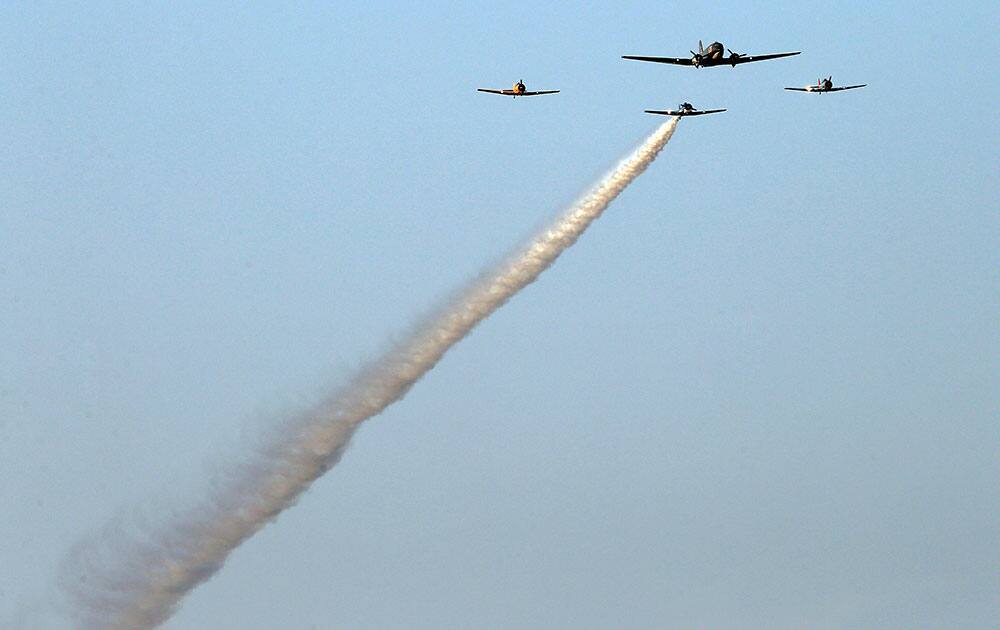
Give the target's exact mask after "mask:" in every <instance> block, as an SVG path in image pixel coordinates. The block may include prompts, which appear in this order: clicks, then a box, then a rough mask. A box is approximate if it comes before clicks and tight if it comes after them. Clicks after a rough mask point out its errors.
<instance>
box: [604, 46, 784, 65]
mask: <svg viewBox="0 0 1000 630" xmlns="http://www.w3.org/2000/svg"><path fill="white" fill-rule="evenodd" d="M726 50H728V49H727V48H726V47H725V46H723V45H722V44H721V43H719V42H712V43H711V44H709V45H708V48H703V47H702V45H701V40H698V52H695V51H693V50H692V51H690V53H691V57H690V58H678V57H637V56H635V55H622V59H633V60H635V61H652V62H653V63H672V64H674V65H675V66H694V67H695V68H707V67H711V66H733V67H734V68H735V67H736V64H740V63H750V62H751V61H766V60H768V59H778V58H779V57H791V56H792V55H798V54H799V53H800V52H802V51H797V52H785V53H772V54H770V55H743V54H740V53H736V52H733V51H732V50H730V51H729V55H728V56H726V54H725V51H726Z"/></svg>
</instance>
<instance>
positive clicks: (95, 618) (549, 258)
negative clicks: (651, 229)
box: [62, 118, 679, 630]
mask: <svg viewBox="0 0 1000 630" xmlns="http://www.w3.org/2000/svg"><path fill="white" fill-rule="evenodd" d="M678 120H679V119H677V118H673V119H671V120H670V121H668V122H666V123H664V124H663V125H662V126H660V127H659V128H658V129H657V130H656V131H655V132H654V133H653V134H652V135H651V136H650V137H649V138H647V139H646V141H645V142H643V143H642V145H640V146H639V148H637V149H636V150H635V151H634V152H633V153H632V154H631V155H629V156H628V157H627V158H625V159H624V160H623V161H622V162H621V163H619V164H618V166H617V167H615V169H614V170H612V171H611V173H609V174H608V175H606V176H605V177H604V179H602V180H601V182H600V183H598V185H597V186H596V187H595V188H594V189H593V190H592V191H591V192H590V193H589V194H588V195H587V196H586V197H584V198H583V199H582V200H581V201H579V202H577V203H576V204H575V205H574V206H573V207H572V208H570V210H568V211H567V212H566V213H564V214H563V215H562V216H560V217H559V218H558V219H556V221H555V222H554V223H553V224H552V225H550V226H549V227H547V228H545V229H543V230H542V231H541V233H539V234H538V235H537V236H535V237H534V239H532V240H531V241H530V242H529V244H528V246H527V247H525V248H524V249H522V250H520V251H519V252H517V253H516V254H515V255H513V256H511V257H510V258H508V259H507V260H506V261H505V262H503V263H501V264H500V265H499V266H498V267H497V268H496V269H493V270H491V271H488V272H487V273H485V274H483V275H482V276H481V277H480V278H479V279H477V280H476V281H474V282H472V283H471V284H470V285H469V286H468V287H467V288H466V289H464V290H463V291H462V292H460V293H459V294H458V296H457V297H456V298H455V299H453V300H452V301H450V302H449V303H448V304H447V305H445V307H444V308H443V309H441V310H440V311H438V313H437V314H436V315H434V316H432V317H430V318H428V319H427V320H426V321H425V323H424V324H423V325H421V326H419V327H417V329H416V330H415V332H414V333H413V334H412V335H410V336H409V338H408V339H406V340H404V341H403V342H402V343H401V344H399V345H398V346H397V347H395V348H393V349H392V350H390V351H389V352H387V353H386V354H385V355H384V356H383V357H382V358H381V359H379V360H378V361H375V362H374V363H373V364H372V365H371V366H370V367H368V368H367V369H366V370H364V371H363V372H362V373H361V374H359V375H358V376H356V377H355V378H354V379H353V380H352V381H351V382H350V383H348V384H347V386H346V387H344V388H343V389H342V390H340V391H339V392H337V393H336V394H335V395H333V396H331V397H330V398H329V399H327V400H325V401H324V402H322V403H320V404H319V405H317V406H316V407H315V408H314V409H312V410H311V411H310V412H308V413H306V414H304V415H302V416H300V417H299V418H298V419H296V420H295V421H294V422H292V423H291V425H290V426H287V427H284V429H285V430H284V431H282V433H281V435H280V437H278V438H277V439H275V440H273V441H272V442H271V443H269V444H268V445H267V446H265V447H264V448H263V449H261V450H260V451H258V452H256V453H254V454H253V455H252V456H251V459H250V460H248V462H247V463H245V464H243V465H242V466H239V467H238V469H237V472H236V473H235V474H234V475H233V476H232V477H231V478H229V479H228V480H226V481H224V482H222V483H221V484H220V485H219V486H218V488H217V489H216V490H215V491H214V492H212V493H211V496H210V497H209V498H208V499H207V500H206V501H204V502H203V503H201V504H200V505H198V506H197V507H195V508H194V509H192V510H190V511H188V512H186V513H184V514H181V515H180V516H178V517H177V518H176V519H174V520H173V521H172V522H170V523H168V524H167V525H165V526H164V527H162V528H156V529H154V530H153V531H144V532H140V533H139V535H137V536H135V537H134V538H129V539H126V540H125V541H124V542H122V536H121V535H120V534H118V533H114V534H112V533H106V534H104V535H103V536H102V537H101V539H100V540H98V541H97V542H96V543H95V542H91V543H83V544H80V545H78V546H77V548H76V549H75V550H74V551H73V553H72V554H71V556H70V558H69V560H68V562H67V565H66V566H65V567H64V571H63V573H62V576H63V579H62V583H63V587H64V589H65V590H66V591H67V592H68V593H69V595H70V596H71V599H72V600H73V604H74V609H73V611H72V614H73V615H74V617H75V618H76V620H77V621H78V622H79V623H80V624H81V625H82V626H84V627H87V628H102V629H103V628H114V629H119V630H131V629H138V628H150V627H154V626H156V625H159V624H161V623H163V622H164V621H166V620H167V619H168V618H169V617H170V615H171V614H173V612H174V611H175V609H176V607H177V605H178V603H179V602H180V600H181V599H182V598H183V597H184V596H185V595H187V594H188V593H189V592H190V591H191V590H192V589H193V588H194V587H196V586H197V585H198V584H199V583H201V582H203V581H205V580H207V579H208V578H209V577H211V576H212V575H213V574H214V573H215V572H216V571H218V570H219V569H220V568H221V567H222V565H223V563H224V562H225V560H226V558H227V557H228V555H229V553H230V552H232V551H233V550H234V549H235V548H236V547H238V546H239V545H240V544H241V543H242V542H243V541H244V540H246V539H247V538H249V537H250V536H252V535H253V534H255V533H256V532H257V531H258V530H259V529H260V528H261V527H263V526H264V525H265V524H267V522H268V521H270V520H272V519H273V518H275V517H276V516H277V515H278V514H279V513H280V512H281V511H282V510H284V509H286V508H288V507H290V506H291V505H293V504H294V503H295V501H296V500H297V499H298V497H299V496H300V495H301V494H302V493H303V492H305V490H306V489H307V488H308V487H309V486H310V484H312V482H313V481H315V480H316V479H317V478H318V477H319V476H320V475H322V474H323V473H324V472H325V471H326V470H328V469H329V468H330V467H331V466H333V465H334V464H336V463H337V461H338V460H339V459H340V457H341V455H342V454H343V452H344V449H345V448H346V447H347V444H348V441H349V440H350V438H351V435H352V434H353V433H354V430H355V429H356V428H357V427H358V426H359V425H360V424H361V423H362V422H364V421H365V420H367V419H368V418H370V417H372V416H374V415H376V414H378V413H380V412H382V410H384V409H385V408H386V407H388V406H389V405H390V404H392V403H393V402H395V401H397V400H399V399H400V398H402V397H403V396H404V395H405V394H406V392H407V391H408V390H409V389H410V387H411V386H412V385H413V384H414V383H415V382H416V381H417V380H418V379H419V378H420V377H422V376H423V375H424V374H426V373H427V372H428V371H429V370H430V369H431V368H433V367H434V365H435V364H437V362H438V361H439V360H440V359H441V357H442V356H443V355H444V353H445V352H447V351H448V349H449V348H451V347H452V346H453V345H454V344H455V343H457V342H458V341H459V340H461V339H462V338H463V337H465V335H466V334H468V333H469V331H470V330H472V328H473V327H474V326H476V324H478V323H479V322H481V321H482V320H483V319H485V318H486V317H487V316H489V315H490V314H491V313H493V311H495V310H496V309H498V308H499V307H500V306H502V305H503V304H504V303H505V302H506V301H507V300H508V299H510V298H511V297H512V296H513V295H514V294H515V293H517V292H518V291H520V290H521V289H522V288H524V287H525V286H527V285H528V284H530V283H531V282H533V281H534V280H535V279H536V278H537V277H538V276H539V274H541V273H542V272H543V271H544V270H545V269H546V268H548V267H549V266H550V265H551V264H552V263H553V262H554V261H555V260H556V258H558V257H559V255H560V254H561V253H562V252H563V251H565V250H566V248H568V247H569V246H571V245H572V244H573V243H575V242H576V240H577V239H578V238H579V237H580V235H581V234H583V232H584V230H586V229H587V227H588V226H589V225H590V224H591V223H592V222H593V221H594V220H595V219H596V218H597V217H599V216H600V215H601V213H602V212H604V210H605V209H606V208H607V207H608V205H609V204H610V203H611V202H612V201H613V200H614V199H615V198H616V197H617V196H618V195H619V193H621V192H622V191H623V190H624V189H625V188H626V187H627V186H628V185H629V184H630V183H631V182H632V181H633V180H635V178H636V177H638V176H639V175H640V174H641V173H642V172H643V171H645V170H646V168H647V167H648V166H649V165H650V164H651V163H652V162H653V160H654V159H656V156H657V155H658V154H659V152H660V151H661V150H662V149H663V147H664V146H665V145H666V144H667V141H668V140H670V137H671V136H672V135H673V133H674V129H675V128H676V127H677V122H678ZM81 576H85V577H86V580H85V581H82V582H81V580H80V578H81Z"/></svg>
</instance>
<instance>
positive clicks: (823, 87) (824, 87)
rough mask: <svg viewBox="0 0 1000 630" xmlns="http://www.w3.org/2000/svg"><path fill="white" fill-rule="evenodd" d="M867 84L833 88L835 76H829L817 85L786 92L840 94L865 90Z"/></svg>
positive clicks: (817, 82) (820, 80)
mask: <svg viewBox="0 0 1000 630" xmlns="http://www.w3.org/2000/svg"><path fill="white" fill-rule="evenodd" d="M866 85H868V84H867V83H862V84H861V85H845V86H844V87H833V76H829V77H827V78H825V79H817V80H816V85H807V86H805V87H800V88H788V87H786V88H785V89H786V90H793V91H795V92H819V93H823V92H839V91H841V90H853V89H855V88H863V87H865V86H866Z"/></svg>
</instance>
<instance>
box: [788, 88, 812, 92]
mask: <svg viewBox="0 0 1000 630" xmlns="http://www.w3.org/2000/svg"><path fill="white" fill-rule="evenodd" d="M785 89H786V90H794V91H795V92H812V90H810V89H808V88H785Z"/></svg>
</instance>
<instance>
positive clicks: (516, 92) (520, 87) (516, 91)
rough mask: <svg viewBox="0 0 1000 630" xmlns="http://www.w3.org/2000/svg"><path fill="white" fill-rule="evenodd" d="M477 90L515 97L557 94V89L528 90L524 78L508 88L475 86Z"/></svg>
mask: <svg viewBox="0 0 1000 630" xmlns="http://www.w3.org/2000/svg"><path fill="white" fill-rule="evenodd" d="M476 89H477V91H479V92H486V93H488V94H499V95H500V96H513V97H514V98H517V97H518V96H540V95H542V94H558V93H559V90H540V91H538V92H529V91H528V90H527V88H525V87H524V80H523V79H522V80H521V81H518V82H517V83H515V84H514V87H513V88H512V89H509V90H489V89H487V88H476Z"/></svg>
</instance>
